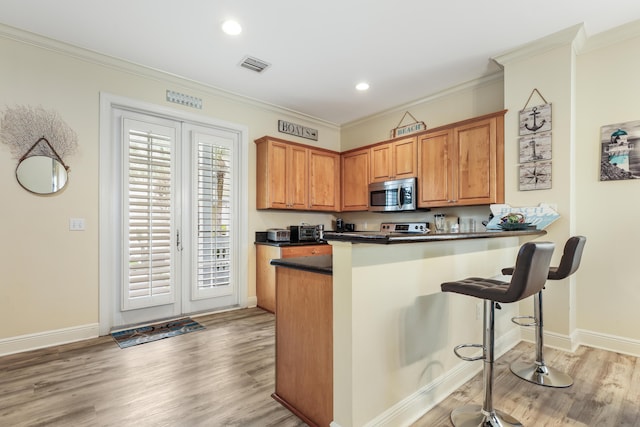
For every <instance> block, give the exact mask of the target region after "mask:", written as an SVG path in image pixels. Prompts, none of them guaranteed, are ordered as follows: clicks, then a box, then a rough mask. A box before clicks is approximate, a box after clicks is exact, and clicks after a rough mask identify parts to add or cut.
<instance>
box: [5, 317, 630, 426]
mask: <svg viewBox="0 0 640 427" xmlns="http://www.w3.org/2000/svg"><path fill="white" fill-rule="evenodd" d="M197 320H198V321H199V322H200V323H202V324H203V325H205V327H206V329H205V330H202V331H197V332H193V333H190V334H186V335H181V336H177V337H173V338H169V339H164V340H160V341H157V342H154V343H149V344H143V345H139V346H135V347H131V348H128V349H120V348H119V347H118V345H117V344H116V343H115V342H114V341H113V339H112V338H111V337H110V336H108V337H101V338H97V339H94V340H87V341H83V342H80V343H74V344H67V345H63V346H57V347H51V348H47V349H42V350H36V351H31V352H25V353H20V354H15V355H10V356H5V357H0V426H2V427H4V426H12V427H13V426H21V427H22V426H29V427H31V426H65V427H66V426H73V427H76V426H80V427H82V426H143V427H144V426H154V427H155V426H167V427H168V426H171V427H175V426H177V427H192V426H212V427H215V426H234V427H235V426H238V427H239V426H242V427H245V426H247V427H263V426H264V427H266V426H278V427H280V426H282V427H301V426H304V425H305V424H304V423H302V421H300V420H299V419H298V418H297V417H295V416H294V415H293V414H291V413H290V412H289V411H288V410H286V409H285V408H284V407H282V406H281V405H280V404H279V403H277V402H276V401H275V400H273V399H272V398H271V393H272V392H273V391H274V389H275V387H274V378H275V374H274V355H275V343H274V333H275V321H274V316H273V315H272V314H270V313H267V312H265V311H263V310H261V309H258V308H255V309H246V310H237V311H231V312H226V313H219V314H214V315H208V316H201V317H198V318H197ZM533 355H534V348H533V345H532V344H530V343H520V344H518V345H517V346H516V347H515V348H513V349H511V350H510V351H509V352H507V353H506V354H505V355H504V356H503V357H501V358H500V359H498V360H497V361H496V369H495V374H496V377H495V391H494V402H495V406H496V407H497V408H498V409H500V410H503V411H505V412H507V413H510V414H511V415H512V416H514V417H516V418H517V419H519V420H520V421H521V422H523V424H524V425H525V426H529V427H531V426H535V427H538V426H545V427H546V426H569V427H594V426H598V427H640V359H638V358H635V357H631V356H625V355H620V354H617V353H612V352H607V351H603V350H598V349H593V348H589V347H580V348H579V349H578V351H577V352H576V353H575V354H572V353H567V352H562V351H558V350H554V349H551V348H545V358H546V361H547V364H549V365H550V366H553V367H555V368H558V369H560V370H562V371H564V372H567V373H568V374H569V375H571V376H572V377H573V378H574V381H575V384H574V385H573V386H572V387H569V388H566V389H553V388H548V387H541V386H537V385H534V384H531V383H528V382H526V381H523V380H521V379H519V378H517V377H516V376H515V375H513V374H511V371H510V370H509V364H510V363H511V362H512V361H514V360H516V359H526V360H531V359H532V357H533ZM470 363H471V362H470ZM474 363H480V362H474ZM481 401H482V377H481V375H480V374H479V375H477V376H475V377H474V378H473V379H472V380H471V381H469V382H468V383H466V384H464V385H463V386H462V387H460V388H459V389H458V390H456V391H455V392H454V393H453V394H451V395H450V396H449V397H447V398H446V399H445V400H443V401H442V402H441V403H440V404H439V405H438V406H436V407H435V408H434V409H432V410H431V411H429V412H428V413H427V414H425V415H424V416H423V417H422V418H420V419H419V420H418V421H416V422H415V423H414V424H413V427H440V426H451V421H450V420H449V413H450V412H451V410H452V409H454V408H456V407H458V406H460V405H464V404H467V403H479V402H481Z"/></svg>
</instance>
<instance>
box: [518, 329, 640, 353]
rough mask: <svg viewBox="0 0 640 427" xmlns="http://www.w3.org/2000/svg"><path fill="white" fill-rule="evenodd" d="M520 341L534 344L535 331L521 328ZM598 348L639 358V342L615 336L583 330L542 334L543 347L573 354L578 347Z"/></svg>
mask: <svg viewBox="0 0 640 427" xmlns="http://www.w3.org/2000/svg"><path fill="white" fill-rule="evenodd" d="M521 333H522V339H523V340H524V341H528V342H535V330H534V329H533V328H524V327H523V328H521ZM581 345H585V346H587V347H594V348H600V349H602V350H607V351H613V352H615V353H621V354H628V355H629V356H634V357H640V341H639V340H633V339H629V338H625V337H619V336H616V335H608V334H601V333H598V332H593V331H586V330H584V329H576V330H575V331H574V332H573V334H571V335H561V334H557V333H555V332H546V331H545V333H544V346H545V347H552V348H557V349H559V350H563V351H569V352H571V353H574V352H575V351H576V350H577V349H578V347H579V346H581Z"/></svg>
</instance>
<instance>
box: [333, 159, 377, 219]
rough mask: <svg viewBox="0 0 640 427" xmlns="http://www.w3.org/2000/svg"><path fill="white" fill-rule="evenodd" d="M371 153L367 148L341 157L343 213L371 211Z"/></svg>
mask: <svg viewBox="0 0 640 427" xmlns="http://www.w3.org/2000/svg"><path fill="white" fill-rule="evenodd" d="M369 153H370V149H369V148H365V149H359V150H352V151H348V152H345V153H343V154H342V156H341V167H340V169H341V170H342V182H341V186H340V187H341V189H342V205H341V208H342V209H341V210H342V211H343V212H344V211H366V210H368V209H369Z"/></svg>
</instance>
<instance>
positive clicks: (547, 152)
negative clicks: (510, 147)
mask: <svg viewBox="0 0 640 427" xmlns="http://www.w3.org/2000/svg"><path fill="white" fill-rule="evenodd" d="M518 142H519V144H520V151H519V153H520V159H519V161H518V163H531V162H538V161H540V160H551V132H543V133H534V134H531V135H527V136H523V137H522V138H520V139H518Z"/></svg>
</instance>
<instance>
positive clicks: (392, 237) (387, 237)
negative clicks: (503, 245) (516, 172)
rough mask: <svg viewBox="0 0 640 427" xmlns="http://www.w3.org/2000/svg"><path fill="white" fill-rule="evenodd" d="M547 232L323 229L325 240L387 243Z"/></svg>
mask: <svg viewBox="0 0 640 427" xmlns="http://www.w3.org/2000/svg"><path fill="white" fill-rule="evenodd" d="M545 234H547V232H546V231H544V230H538V229H536V228H535V227H532V228H529V229H527V230H518V231H504V230H495V231H493V230H489V231H476V232H471V233H434V232H429V233H424V234H423V233H420V234H413V233H409V234H407V233H382V232H379V231H355V232H346V233H337V232H334V231H325V233H324V238H325V240H339V241H347V242H352V243H374V244H381V245H388V244H392V243H421V242H437V241H449V240H467V239H486V238H495V237H518V236H532V235H533V236H535V235H538V236H544V235H545Z"/></svg>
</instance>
